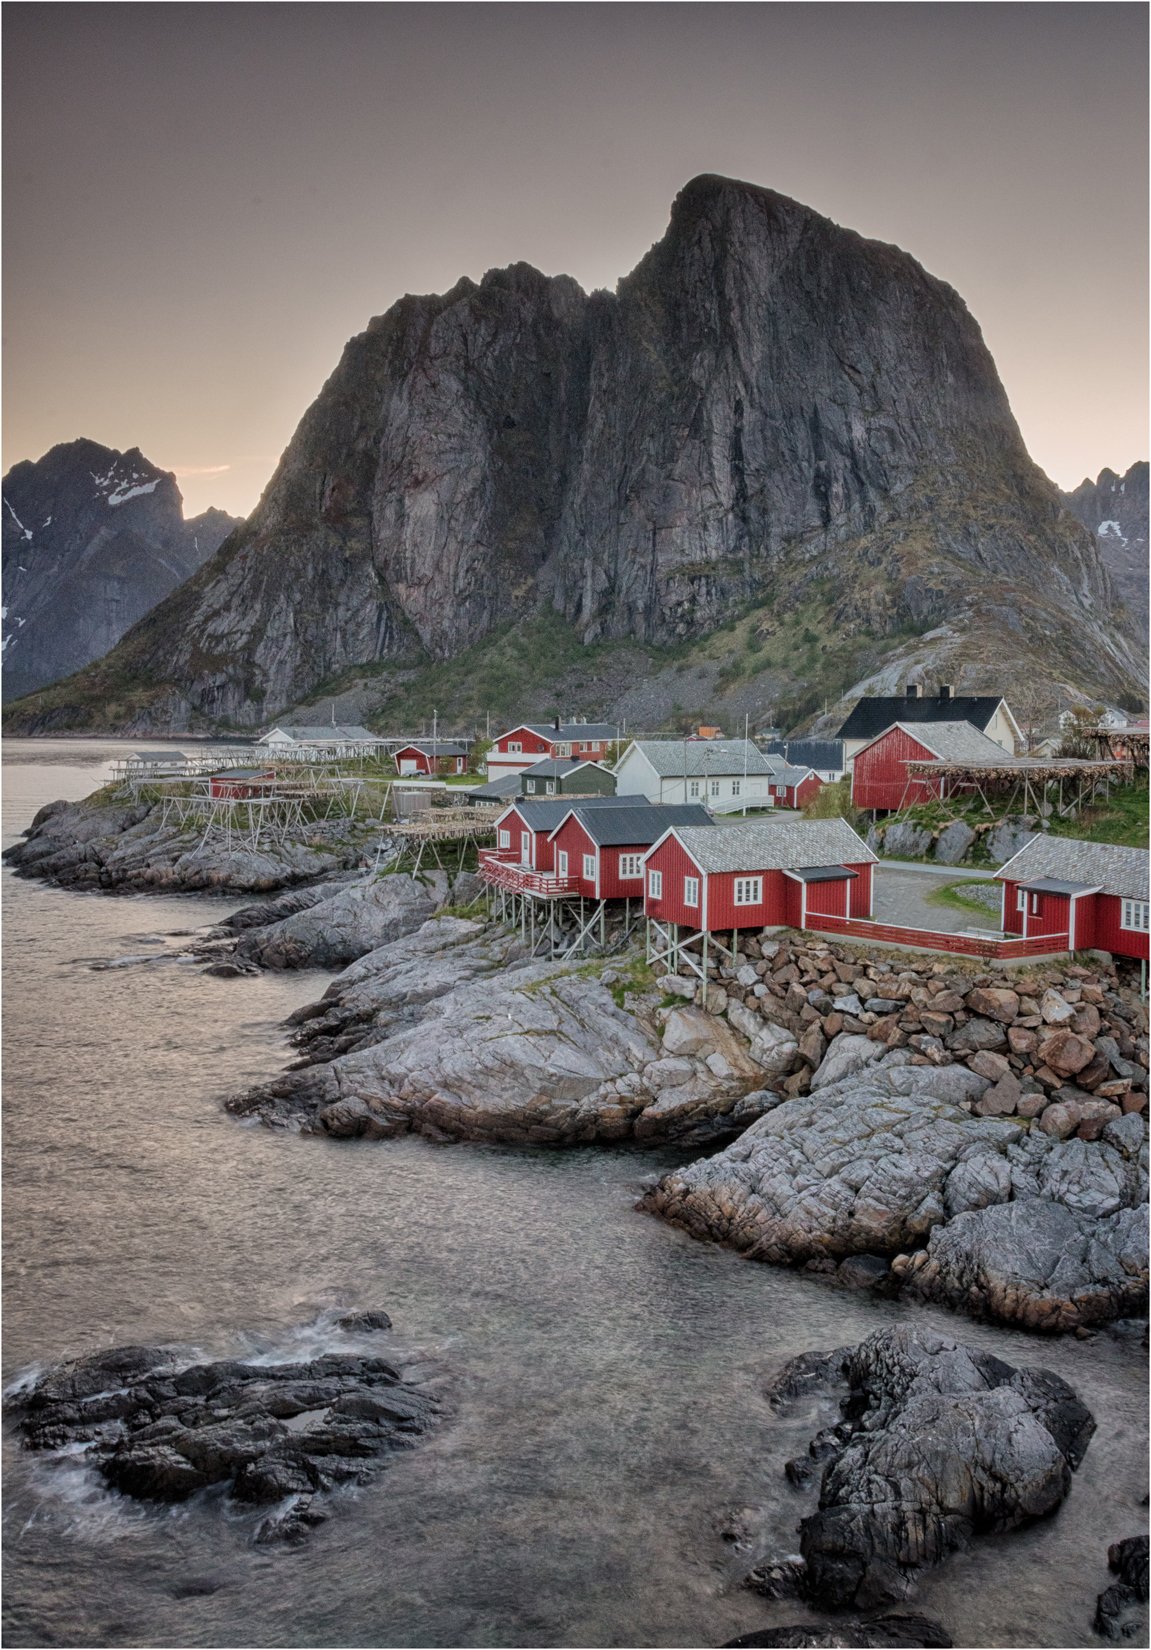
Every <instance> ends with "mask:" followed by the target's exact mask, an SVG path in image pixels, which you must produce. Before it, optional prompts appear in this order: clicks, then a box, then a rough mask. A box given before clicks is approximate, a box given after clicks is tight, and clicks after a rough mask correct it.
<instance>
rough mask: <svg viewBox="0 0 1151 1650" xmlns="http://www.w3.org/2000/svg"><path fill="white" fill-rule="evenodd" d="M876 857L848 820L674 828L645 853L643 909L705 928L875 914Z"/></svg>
mask: <svg viewBox="0 0 1151 1650" xmlns="http://www.w3.org/2000/svg"><path fill="white" fill-rule="evenodd" d="M875 861H876V856H875V854H873V853H872V851H871V849H870V848H869V847H868V846H867V844H866V843H865V842H864V841H863V839H862V838H861V837H859V836H857V835H856V833H855V832H854V831H853V830H852V828H851V826H850V825H849V824H848V823H847V821H846V820H845V819H804V820H794V821H784V820H780V821H778V822H777V821H771V820H768V821H763V822H758V821H757V822H754V823H749V824H746V825H725V826H723V827H722V828H721V829H718V830H714V831H701V830H698V829H693V828H690V827H688V828H686V829H684V828H681V827H675V826H673V827H672V828H671V829H669V830H667V831H665V832H664V834H663V836H661V837H660V838H659V840H658V841H657V842H655V843H654V844H653V846H652V847H651V848H650V849H649V851H648V853H647V854H646V856H645V858H644V870H645V873H646V889H645V910H646V912H647V914H648V916H650V917H655V918H657V919H658V920H659V921H661V922H674V923H677V924H681V925H684V926H686V927H689V928H695V929H703V930H705V931H707V932H715V931H721V930H725V929H738V928H763V927H769V926H771V927H774V926H776V925H781V926H782V925H786V926H788V927H791V928H806V927H807V926H808V925H809V921H811V920H812V919H815V918H817V917H819V916H821V915H826V916H838V917H870V916H871V867H872V865H873V864H874V863H875Z"/></svg>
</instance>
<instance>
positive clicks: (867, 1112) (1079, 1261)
mask: <svg viewBox="0 0 1151 1650" xmlns="http://www.w3.org/2000/svg"><path fill="white" fill-rule="evenodd" d="M901 1056H902V1058H903V1059H906V1053H905V1052H904V1051H893V1052H891V1053H888V1054H887V1055H885V1056H884V1058H883V1060H882V1062H881V1063H880V1064H879V1065H872V1066H870V1067H868V1068H867V1069H865V1070H862V1071H860V1072H858V1073H856V1074H854V1075H853V1076H850V1077H848V1078H846V1079H843V1080H841V1081H840V1082H838V1083H834V1084H828V1085H826V1086H824V1087H821V1088H819V1089H818V1090H814V1091H813V1092H812V1093H811V1094H810V1095H809V1096H806V1097H797V1098H794V1099H789V1100H787V1101H785V1102H783V1103H782V1104H780V1105H778V1106H776V1107H775V1108H774V1109H772V1110H771V1111H770V1112H769V1113H767V1114H765V1115H764V1116H763V1117H761V1118H760V1119H759V1120H758V1121H756V1122H755V1123H753V1124H752V1125H751V1126H750V1127H749V1128H748V1129H747V1130H746V1131H745V1132H744V1133H743V1134H742V1135H741V1136H740V1137H739V1139H738V1140H735V1141H733V1142H732V1143H731V1144H730V1145H729V1146H727V1147H726V1148H725V1149H724V1150H723V1151H721V1152H719V1153H717V1154H716V1155H715V1156H714V1157H710V1158H707V1159H705V1160H702V1161H700V1162H698V1163H693V1164H690V1165H688V1166H687V1167H685V1168H682V1169H677V1170H674V1171H673V1172H672V1173H671V1174H669V1175H666V1176H664V1178H663V1179H662V1180H661V1181H660V1182H659V1183H658V1185H656V1186H655V1187H653V1188H652V1190H651V1191H650V1192H648V1193H647V1194H646V1195H645V1197H644V1199H643V1201H642V1204H641V1207H643V1208H646V1209H648V1210H650V1211H652V1212H653V1213H656V1214H659V1215H661V1216H663V1218H665V1219H667V1220H670V1221H672V1222H673V1223H675V1224H677V1225H681V1226H684V1227H685V1228H686V1229H687V1230H689V1231H691V1232H693V1233H694V1234H695V1235H696V1236H698V1237H701V1238H708V1239H713V1240H716V1241H719V1242H724V1243H730V1244H731V1245H732V1246H733V1247H735V1248H737V1249H739V1250H742V1251H744V1252H745V1253H747V1254H748V1255H750V1257H751V1258H753V1259H756V1260H764V1261H769V1262H772V1263H775V1264H779V1265H795V1264H805V1263H812V1264H814V1265H815V1266H817V1267H820V1268H824V1269H826V1263H827V1262H828V1261H834V1262H838V1261H840V1260H842V1259H844V1258H845V1257H846V1256H849V1255H863V1254H867V1255H876V1256H880V1257H885V1256H886V1257H893V1268H894V1273H895V1276H896V1277H897V1278H898V1279H899V1280H900V1281H901V1283H902V1284H903V1286H904V1287H907V1288H909V1289H912V1290H913V1291H914V1292H916V1293H918V1294H920V1295H922V1296H924V1297H930V1298H933V1299H938V1300H940V1301H943V1302H944V1303H945V1304H947V1305H950V1306H953V1307H958V1308H961V1309H964V1310H968V1311H972V1312H977V1313H981V1314H984V1315H987V1316H990V1317H994V1318H998V1319H1000V1320H1002V1321H1007V1322H1013V1323H1021V1324H1023V1325H1025V1326H1026V1327H1032V1328H1037V1327H1043V1326H1046V1325H1048V1324H1049V1323H1050V1322H1052V1321H1054V1320H1058V1322H1059V1324H1060V1326H1063V1325H1064V1324H1065V1323H1071V1324H1072V1325H1074V1324H1077V1323H1079V1322H1095V1321H1098V1320H1099V1319H1101V1318H1108V1317H1115V1316H1123V1315H1128V1314H1130V1313H1131V1312H1132V1311H1135V1310H1137V1309H1138V1308H1137V1306H1136V1305H1134V1304H1133V1302H1137V1301H1138V1300H1141V1299H1145V1298H1146V1287H1147V1277H1146V1270H1147V1259H1146V1238H1145V1236H1144V1237H1143V1238H1142V1239H1141V1238H1140V1232H1141V1230H1142V1231H1144V1232H1145V1227H1141V1226H1140V1217H1139V1216H1138V1214H1137V1210H1138V1208H1139V1206H1140V1205H1141V1204H1142V1202H1144V1201H1145V1199H1146V1195H1147V1176H1146V1173H1145V1172H1144V1171H1143V1170H1142V1169H1141V1168H1140V1167H1139V1165H1138V1163H1137V1162H1135V1161H1133V1160H1131V1159H1130V1158H1129V1157H1128V1155H1127V1154H1125V1153H1124V1152H1123V1151H1122V1150H1120V1149H1117V1148H1116V1147H1114V1146H1111V1145H1109V1144H1107V1143H1105V1142H1088V1141H1084V1140H1073V1141H1067V1142H1059V1141H1057V1140H1053V1139H1052V1138H1050V1137H1049V1136H1047V1135H1045V1134H1043V1133H1041V1132H1040V1131H1038V1130H1034V1131H1031V1132H1028V1130H1027V1128H1026V1126H1025V1125H1024V1124H1023V1123H1021V1122H1020V1121H1019V1120H1017V1119H1014V1118H1002V1117H981V1116H978V1115H977V1114H976V1113H975V1112H974V1111H972V1110H969V1109H968V1107H970V1106H972V1105H974V1104H975V1103H977V1102H978V1101H979V1099H980V1097H981V1096H982V1095H983V1094H985V1093H986V1092H987V1091H988V1089H989V1088H990V1085H989V1083H988V1082H987V1079H986V1078H982V1077H979V1076H978V1075H977V1074H976V1073H975V1072H973V1071H971V1070H970V1069H969V1068H968V1067H966V1066H961V1065H958V1064H957V1065H952V1066H943V1067H933V1066H916V1065H907V1064H896V1063H894V1062H896V1061H897V1060H899V1059H900V1057H901ZM889 1062H890V1063H889ZM1052 1210H1054V1211H1055V1213H1054V1214H1052V1213H1051V1211H1052ZM1108 1221H1110V1222H1111V1223H1112V1224H1111V1225H1110V1226H1108V1225H1106V1223H1107V1222H1108ZM1013 1231H1015V1232H1017V1234H1018V1237H1019V1245H1020V1246H1019V1248H1018V1252H1017V1253H1016V1252H1015V1251H1014V1250H1013V1247H1012V1243H1013V1240H1012V1237H1011V1233H1012V1232H1013ZM1092 1231H1094V1232H1095V1239H1094V1246H1092V1245H1091V1244H1090V1243H1088V1244H1087V1245H1086V1247H1085V1233H1086V1234H1090V1233H1091V1232H1092ZM1060 1234H1062V1236H1063V1238H1065V1239H1066V1244H1065V1254H1064V1255H1063V1262H1064V1264H1063V1270H1060V1269H1059V1261H1060V1255H1061V1253H1062V1251H1060V1248H1059V1243H1060ZM929 1240H930V1242H929ZM1140 1243H1142V1247H1140ZM1028 1244H1032V1245H1033V1246H1034V1252H1032V1248H1029V1247H1028ZM1012 1266H1014V1270H1012ZM1080 1296H1081V1297H1082V1299H1081V1302H1080V1304H1079V1305H1076V1304H1075V1302H1076V1301H1077V1300H1078V1299H1079V1297H1080Z"/></svg>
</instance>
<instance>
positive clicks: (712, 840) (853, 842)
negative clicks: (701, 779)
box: [676, 819, 876, 871]
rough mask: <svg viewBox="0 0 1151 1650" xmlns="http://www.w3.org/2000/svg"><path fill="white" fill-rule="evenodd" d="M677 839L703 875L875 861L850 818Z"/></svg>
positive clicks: (731, 828) (688, 833) (729, 828)
mask: <svg viewBox="0 0 1151 1650" xmlns="http://www.w3.org/2000/svg"><path fill="white" fill-rule="evenodd" d="M676 835H677V836H678V837H679V839H680V841H681V842H682V843H683V845H684V847H685V848H686V849H687V851H688V853H689V854H690V855H691V857H692V858H693V859H694V860H695V862H696V864H697V865H698V866H699V867H700V869H701V870H704V871H790V870H794V869H795V868H796V867H798V866H800V865H804V866H808V867H810V866H812V865H834V864H839V863H841V862H842V863H845V864H846V863H848V862H850V863H852V864H855V865H859V864H862V863H864V862H870V861H872V860H874V859H875V858H876V856H875V855H874V854H873V853H872V851H871V849H870V848H869V847H868V846H867V844H866V843H865V842H864V841H863V839H862V837H858V836H856V834H855V832H854V831H853V830H852V828H851V826H850V825H849V824H848V823H847V821H846V819H796V820H778V821H776V820H764V821H756V822H755V823H754V824H747V825H725V826H724V827H723V828H722V829H720V830H717V831H700V830H693V829H690V828H689V829H686V830H677V831H676Z"/></svg>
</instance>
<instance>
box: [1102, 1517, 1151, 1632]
mask: <svg viewBox="0 0 1151 1650" xmlns="http://www.w3.org/2000/svg"><path fill="white" fill-rule="evenodd" d="M1147 1556H1148V1540H1147V1537H1146V1536H1145V1535H1132V1536H1128V1537H1127V1538H1126V1539H1125V1540H1123V1541H1116V1542H1115V1543H1114V1544H1113V1545H1112V1546H1110V1547H1108V1549H1107V1562H1108V1565H1109V1566H1110V1568H1111V1569H1112V1570H1113V1571H1114V1572H1115V1574H1116V1575H1118V1577H1119V1580H1118V1581H1116V1582H1114V1583H1113V1584H1112V1585H1111V1586H1110V1587H1108V1588H1106V1590H1105V1591H1104V1592H1102V1593H1100V1595H1099V1598H1098V1600H1097V1601H1096V1606H1095V1620H1094V1622H1093V1624H1092V1625H1093V1626H1094V1628H1095V1631H1096V1632H1097V1633H1101V1634H1102V1635H1103V1637H1104V1638H1108V1639H1113V1640H1115V1641H1116V1642H1122V1641H1123V1640H1124V1639H1126V1640H1128V1641H1130V1640H1131V1639H1133V1638H1135V1637H1136V1636H1145V1634H1146V1627H1147V1623H1146V1616H1147V1612H1146V1610H1145V1609H1141V1608H1140V1606H1142V1605H1145V1604H1146V1603H1147V1597H1148V1586H1147V1568H1148V1566H1147Z"/></svg>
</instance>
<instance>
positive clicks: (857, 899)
mask: <svg viewBox="0 0 1151 1650" xmlns="http://www.w3.org/2000/svg"><path fill="white" fill-rule="evenodd" d="M848 870H849V871H858V872H859V875H858V876H857V877H856V878H855V880H854V882H852V883H851V885H850V888H849V890H848V895H847V897H848V900H849V902H850V905H851V912H850V914H851V915H852V916H853V917H869V916H870V915H871V861H870V860H868V862H867V863H866V864H865V865H860V864H858V863H856V864H853V865H849V866H848Z"/></svg>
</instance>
